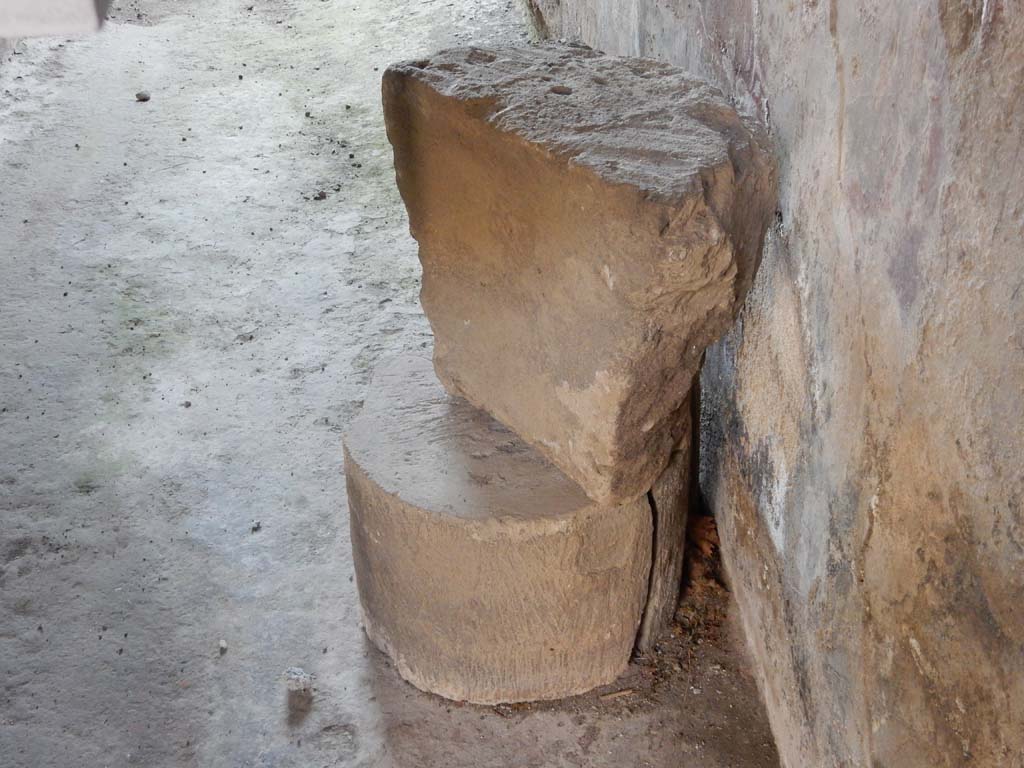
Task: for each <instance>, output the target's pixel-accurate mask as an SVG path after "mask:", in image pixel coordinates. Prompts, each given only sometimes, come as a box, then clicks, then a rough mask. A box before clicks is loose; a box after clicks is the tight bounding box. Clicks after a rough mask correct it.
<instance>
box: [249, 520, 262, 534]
mask: <svg viewBox="0 0 1024 768" xmlns="http://www.w3.org/2000/svg"><path fill="white" fill-rule="evenodd" d="M251 530H252V532H253V533H259V532H260V531H262V530H263V523H261V522H260V521H259V520H253V521H252V528H251Z"/></svg>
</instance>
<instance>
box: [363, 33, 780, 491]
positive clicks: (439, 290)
mask: <svg viewBox="0 0 1024 768" xmlns="http://www.w3.org/2000/svg"><path fill="white" fill-rule="evenodd" d="M383 96H384V108H385V117H386V121H387V129H388V138H389V139H390V141H391V143H392V145H393V147H394V156H395V169H396V174H397V180H398V186H399V188H400V191H401V193H402V197H403V199H404V200H405V203H406V206H407V208H408V211H409V219H410V228H411V231H412V234H413V236H414V237H415V238H416V239H417V240H418V241H419V245H420V260H421V261H422V264H423V287H422V293H421V299H422V302H423V306H424V309H425V310H426V313H427V316H428V318H429V319H430V322H431V325H432V327H433V330H434V335H435V351H434V362H435V367H436V369H437V373H438V375H439V377H440V378H441V381H442V382H443V383H444V385H445V387H446V388H447V389H448V390H449V391H450V392H453V393H456V394H460V395H462V396H464V397H466V398H467V399H468V400H470V401H471V402H472V403H474V404H475V405H477V406H479V407H481V408H484V409H486V410H487V411H489V412H490V413H492V414H493V415H494V416H495V417H496V418H497V419H498V420H499V421H501V422H503V423H505V424H507V425H508V426H509V427H511V428H512V429H513V430H515V431H516V432H517V433H518V434H519V435H521V436H522V437H523V438H524V439H525V440H526V441H527V442H529V443H530V444H532V445H533V446H535V447H537V448H538V449H539V450H541V451H542V452H544V453H545V454H546V455H547V456H548V457H549V458H550V459H551V460H552V461H553V462H554V463H555V464H556V465H558V466H559V467H560V468H561V469H562V470H563V471H564V472H565V473H566V474H568V475H569V476H570V477H572V478H573V479H574V480H576V481H577V482H578V483H579V484H580V485H581V486H582V487H583V489H584V490H585V491H586V493H587V494H588V495H589V496H590V497H591V498H593V499H595V500H598V501H601V502H603V503H614V502H616V501H621V500H624V499H633V498H636V497H637V496H639V495H641V494H644V493H646V492H647V490H648V489H650V488H651V487H652V485H653V483H654V481H655V479H656V478H657V477H658V475H659V473H660V472H661V471H662V469H664V467H665V465H666V464H667V463H668V460H669V456H670V454H671V452H672V448H673V446H675V445H676V444H677V443H678V441H679V438H680V437H681V434H682V429H683V425H684V424H685V423H686V420H685V418H683V417H681V415H680V410H681V409H682V408H683V407H684V401H685V399H686V395H687V392H688V390H689V388H690V382H691V380H692V379H693V375H694V373H695V371H696V370H697V368H698V366H699V363H700V358H701V354H702V352H703V350H704V348H705V347H706V346H707V345H708V344H709V343H711V342H712V341H713V340H714V339H715V338H717V336H718V335H719V334H721V333H722V332H723V331H724V330H725V329H726V328H727V327H728V326H729V325H730V324H731V323H732V321H733V319H734V317H735V314H736V312H737V309H738V307H739V305H740V302H741V301H742V299H743V297H744V295H745V293H746V291H747V289H748V287H749V285H750V282H751V279H752V276H753V273H754V270H755V268H756V266H757V262H758V259H759V254H760V252H761V243H762V238H763V235H764V232H765V228H766V226H767V224H768V221H769V217H770V215H771V213H772V211H773V208H774V199H775V195H774V170H773V165H772V163H771V161H770V158H769V156H768V154H767V153H766V151H765V149H764V148H763V146H762V144H761V140H760V138H759V136H758V132H757V129H756V127H755V125H754V124H753V123H752V122H751V121H749V120H746V119H744V118H741V117H739V116H738V115H737V114H736V112H735V111H734V110H733V109H732V107H731V106H730V105H729V103H728V102H727V101H726V100H725V98H723V97H722V95H721V94H720V93H719V92H718V91H716V90H714V89H713V88H711V87H710V86H708V85H706V84H704V83H702V82H699V81H696V80H693V79H690V78H688V77H687V76H685V75H684V74H683V73H682V72H681V71H680V70H678V69H674V68H672V67H669V66H666V65H662V64H659V63H655V62H651V61H644V60H637V59H623V58H613V57H610V56H605V55H602V54H599V53H596V52H594V51H592V50H590V49H587V48H581V47H571V46H541V47H533V48H525V49H496V50H483V49H478V48H469V49H458V50H451V51H446V52H443V53H439V54H437V55H436V56H434V57H432V58H430V59H427V60H424V61H415V62H408V63H404V64H397V65H394V66H392V67H390V68H389V69H388V71H387V72H386V73H385V75H384V83H383Z"/></svg>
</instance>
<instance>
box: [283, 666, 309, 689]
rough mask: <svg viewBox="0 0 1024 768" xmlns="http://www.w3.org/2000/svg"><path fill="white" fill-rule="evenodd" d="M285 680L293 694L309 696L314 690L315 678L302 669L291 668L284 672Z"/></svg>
mask: <svg viewBox="0 0 1024 768" xmlns="http://www.w3.org/2000/svg"><path fill="white" fill-rule="evenodd" d="M284 679H285V682H286V683H287V685H288V690H289V691H290V692H291V693H305V694H308V693H310V692H311V691H312V690H313V676H312V675H311V674H309V672H307V671H306V670H304V669H303V668H302V667H289V668H288V669H286V670H285V671H284Z"/></svg>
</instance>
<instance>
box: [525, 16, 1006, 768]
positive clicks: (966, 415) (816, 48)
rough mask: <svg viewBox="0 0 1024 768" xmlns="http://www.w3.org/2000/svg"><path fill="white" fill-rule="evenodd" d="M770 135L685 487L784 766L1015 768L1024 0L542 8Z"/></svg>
mask: <svg viewBox="0 0 1024 768" xmlns="http://www.w3.org/2000/svg"><path fill="white" fill-rule="evenodd" d="M532 4H533V5H534V6H535V9H536V12H537V15H539V16H540V17H541V18H542V20H543V25H545V26H546V27H547V28H548V31H549V32H550V34H551V35H553V36H556V37H558V36H562V37H567V38H574V39H582V40H583V41H585V42H587V43H589V44H591V45H593V46H595V47H597V48H601V49H603V50H607V51H609V52H613V53H621V54H630V55H643V56H653V57H656V58H661V59H667V60H670V61H672V62H674V63H677V64H680V65H682V66H684V67H686V68H687V69H689V70H691V71H694V72H696V73H699V74H702V75H703V76H705V77H707V78H709V79H711V80H712V81H714V82H715V83H717V84H718V85H719V86H720V87H721V88H722V89H723V90H725V91H726V92H727V93H729V94H731V95H733V96H734V97H735V99H736V102H737V104H738V105H739V106H740V107H741V108H744V109H749V110H755V111H756V112H757V113H758V114H760V115H761V117H762V119H764V120H765V121H766V122H767V124H768V125H769V127H770V130H771V134H772V137H773V140H774V141H775V143H776V149H777V152H778V157H779V162H780V182H781V183H780V186H781V200H780V206H779V211H778V215H777V221H776V227H775V228H774V229H773V231H772V233H771V236H770V238H769V242H768V244H767V246H766V251H765V258H764V262H763V264H762V267H761V270H760V273H759V275H758V278H757V281H756V285H755V287H754V290H753V292H752V294H751V296H750V297H749V299H748V301H747V305H746V307H745V309H744V311H743V313H742V315H741V318H740V320H739V322H738V323H737V326H736V328H735V329H734V331H733V332H732V333H731V334H730V335H729V336H728V337H727V338H726V339H725V340H723V341H722V342H721V343H720V344H718V345H717V346H716V347H714V348H713V349H712V350H710V351H709V353H708V357H707V362H706V365H705V370H704V374H703V380H702V382H703V387H704V395H703V396H704V406H705V407H704V412H703V419H702V420H703V424H702V443H703V446H702V451H703V457H702V467H701V482H702V489H703V492H704V494H705V496H706V498H707V499H708V502H709V503H710V504H711V505H712V506H713V508H714V511H715V513H716V515H717V517H718V521H719V526H720V529H721V533H722V537H723V552H724V556H725V558H726V563H727V568H728V570H729V573H730V576H731V580H732V583H733V587H734V591H735V593H736V596H737V599H738V601H739V603H740V607H741V613H742V616H743V620H744V624H745V628H746V632H747V636H748V641H749V643H750V646H751V650H752V652H753V655H754V658H755V665H756V667H757V668H758V672H759V676H760V684H761V688H762V691H763V693H764V695H765V698H766V700H767V702H768V705H769V709H770V712H771V718H772V724H773V728H774V730H775V733H776V737H777V739H778V741H779V746H780V750H781V752H782V754H783V756H784V762H785V764H786V765H787V766H791V767H792V768H798V767H799V768H805V767H816V766H872V768H879V767H881V766H893V767H894V768H914V767H916V766H928V767H929V768H932V767H933V766H1007V767H1009V768H1017V767H1019V766H1024V512H1022V493H1024V487H1022V486H1024V481H1022V470H1021V462H1022V459H1024V437H1022V433H1024V269H1022V267H1024V248H1022V233H1024V155H1022V152H1021V150H1022V144H1024V46H1022V45H1021V41H1022V40H1024V14H1022V7H1021V1H1020V0H929V2H923V1H921V2H917V1H915V2H899V3H894V2H891V1H890V2H880V1H878V0H862V1H861V2H855V3H854V2H850V3H840V2H838V0H831V2H830V1H829V0H532Z"/></svg>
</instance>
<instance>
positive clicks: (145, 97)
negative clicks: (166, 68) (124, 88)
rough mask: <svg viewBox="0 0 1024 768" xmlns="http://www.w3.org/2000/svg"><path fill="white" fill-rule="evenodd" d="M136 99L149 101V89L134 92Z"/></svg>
mask: <svg viewBox="0 0 1024 768" xmlns="http://www.w3.org/2000/svg"><path fill="white" fill-rule="evenodd" d="M135 100H136V101H149V91H139V92H138V93H136V94H135Z"/></svg>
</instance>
